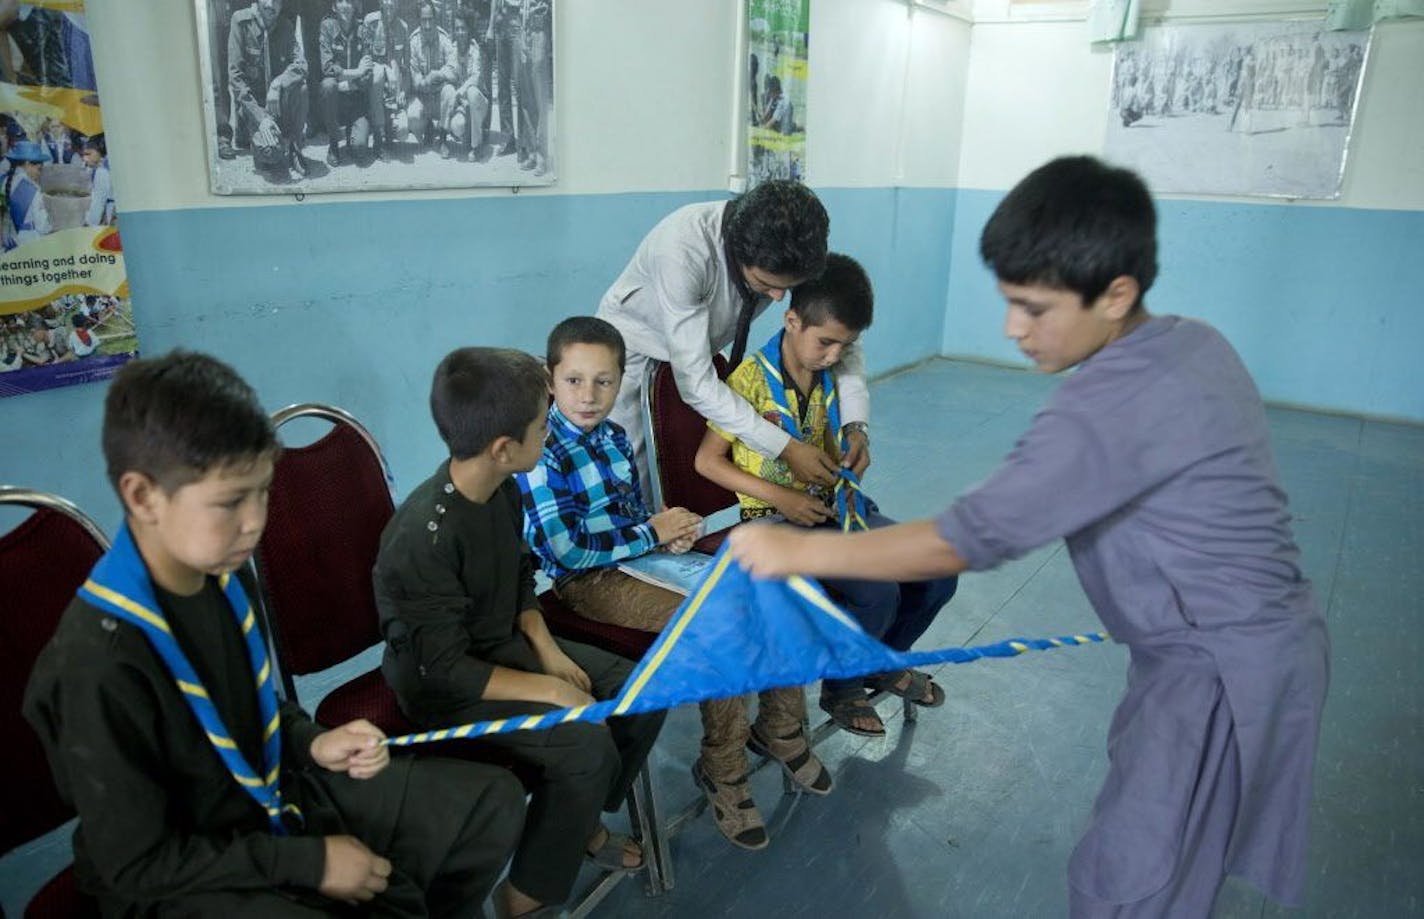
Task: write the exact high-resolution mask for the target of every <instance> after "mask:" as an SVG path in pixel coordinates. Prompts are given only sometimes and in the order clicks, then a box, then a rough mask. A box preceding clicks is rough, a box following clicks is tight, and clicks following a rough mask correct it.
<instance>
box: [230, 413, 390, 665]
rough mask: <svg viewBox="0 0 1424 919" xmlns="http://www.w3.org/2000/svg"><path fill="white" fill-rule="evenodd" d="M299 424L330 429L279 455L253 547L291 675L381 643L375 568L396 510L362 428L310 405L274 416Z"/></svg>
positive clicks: (379, 459) (381, 462)
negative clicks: (316, 421)
mask: <svg viewBox="0 0 1424 919" xmlns="http://www.w3.org/2000/svg"><path fill="white" fill-rule="evenodd" d="M296 418H323V419H326V420H327V421H330V422H331V423H332V428H331V430H330V431H328V432H327V433H326V434H324V435H323V436H322V437H321V438H320V439H319V440H317V441H315V442H314V443H311V444H308V445H306V446H303V447H287V448H284V449H283V451H282V455H281V457H280V458H279V459H278V460H277V468H276V470H275V471H274V473H273V477H272V491H271V494H270V495H269V497H268V500H267V530H266V532H265V533H263V535H262V542H261V543H259V544H258V546H257V570H258V573H259V576H260V578H261V583H262V589H263V592H264V593H265V594H266V596H267V601H268V602H267V606H268V612H269V614H270V618H271V625H272V631H273V639H274V641H275V642H276V644H277V647H278V650H279V652H280V655H279V656H280V657H281V660H282V663H283V667H284V673H285V676H286V677H288V678H289V677H290V676H292V675H298V676H299V675H303V674H308V673H316V672H318V671H321V670H325V669H326V668H328V667H331V666H334V665H336V664H339V663H341V662H342V661H344V660H347V659H349V658H351V657H354V656H355V655H356V654H359V653H360V652H362V651H364V650H366V649H367V648H369V647H371V646H372V645H374V644H376V643H377V642H379V641H380V640H381V636H380V629H379V626H378V617H377V613H376V600H375V596H374V593H373V591H372V588H371V569H372V568H373V567H374V566H375V564H376V553H377V552H378V551H379V549H380V540H381V531H382V530H384V529H385V526H386V523H387V521H389V520H390V519H391V516H392V515H393V514H394V513H395V500H394V497H393V496H392V494H391V478H390V471H389V468H388V467H387V466H386V461H385V458H384V457H383V456H382V455H381V451H380V448H379V447H378V446H377V445H376V441H375V439H374V438H373V437H372V436H371V434H370V432H369V431H367V430H366V429H365V428H364V427H362V425H361V423H360V422H358V421H357V420H356V419H355V418H353V417H352V416H351V415H350V414H348V413H346V412H344V411H342V410H341V409H339V408H335V407H333V406H328V405H318V404H315V403H306V404H302V405H293V406H289V407H287V408H284V409H282V410H281V411H279V412H276V413H274V414H273V416H272V423H273V424H274V425H275V426H276V427H278V428H280V427H282V425H284V424H286V423H287V422H289V421H292V420H293V419H296ZM287 689H288V691H289V692H291V690H292V687H291V686H290V685H288V686H287Z"/></svg>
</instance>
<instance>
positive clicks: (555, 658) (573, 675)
mask: <svg viewBox="0 0 1424 919" xmlns="http://www.w3.org/2000/svg"><path fill="white" fill-rule="evenodd" d="M539 665H540V666H541V667H543V668H544V672H545V673H547V674H548V675H549V676H553V677H558V678H559V679H561V680H563V681H564V682H565V683H568V684H570V685H571V686H575V687H577V688H579V689H581V690H583V691H584V692H592V691H593V682H592V681H591V680H590V679H589V678H588V674H587V673H585V672H584V670H583V668H582V667H580V666H579V665H578V664H575V663H574V662H573V658H571V657H569V656H568V655H567V654H565V653H564V652H563V651H561V650H560V649H559V648H558V647H554V648H551V649H550V650H548V651H546V652H544V653H542V654H540V655H539Z"/></svg>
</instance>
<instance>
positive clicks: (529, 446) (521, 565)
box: [375, 348, 663, 916]
mask: <svg viewBox="0 0 1424 919" xmlns="http://www.w3.org/2000/svg"><path fill="white" fill-rule="evenodd" d="M548 402H549V383H548V376H547V375H546V374H545V373H544V366H543V364H542V363H540V362H539V361H538V360H536V359H534V358H533V357H530V356H529V355H528V354H523V353H521V352H518V351H507V350H500V349H495V348H461V349H459V350H457V351H453V352H451V353H450V354H449V355H447V356H446V357H445V359H444V360H443V361H441V362H440V366H439V367H437V368H436V370H435V380H434V383H433V385H432V386H431V392H430V408H431V413H432V414H433V415H434V416H435V424H436V427H438V428H439V429H440V436H441V438H442V439H443V440H444V441H445V443H446V446H448V447H449V449H450V459H449V460H447V461H445V462H442V463H441V464H440V468H439V469H437V470H436V471H435V474H434V475H433V476H431V477H430V478H429V479H427V480H426V481H425V482H424V483H422V484H421V485H418V486H417V487H416V488H415V490H414V491H412V492H411V493H410V496H409V497H408V498H406V500H405V503H404V504H402V505H401V507H400V510H398V511H397V512H396V516H395V518H394V519H392V520H391V522H390V524H389V525H387V527H386V531H385V533H383V534H382V535H381V553H380V556H379V557H378V559H377V561H376V572H375V581H376V604H377V606H378V607H379V608H380V611H381V630H382V633H383V634H384V635H385V637H386V642H387V645H386V657H385V662H384V663H383V664H382V670H383V671H384V673H385V675H386V679H387V681H389V682H390V684H391V686H392V688H394V689H395V692H396V697H397V698H398V699H399V700H400V705H401V709H402V710H403V711H404V712H405V714H406V716H407V717H408V718H410V719H411V720H412V721H415V722H416V723H418V724H421V725H423V726H425V727H429V728H442V727H451V726H454V725H458V724H464V723H468V722H472V721H484V720H492V719H496V718H510V717H516V716H520V715H536V714H543V713H545V712H549V711H553V710H555V709H559V708H573V707H576V706H580V705H588V704H591V703H592V702H593V701H594V700H595V699H597V700H603V699H611V698H613V697H614V696H616V695H617V693H618V691H619V689H620V688H622V686H623V682H624V681H625V680H626V679H627V678H628V675H629V674H630V673H631V672H632V669H633V665H632V663H631V662H630V661H627V660H624V659H623V658H621V657H618V656H616V655H613V654H610V653H608V652H606V651H602V650H600V649H598V648H592V647H589V646H588V645H583V644H578V643H577V642H571V641H564V640H562V639H555V638H554V637H553V636H551V635H550V634H549V630H548V627H547V626H546V625H545V624H544V617H543V615H542V614H541V613H540V611H539V602H538V600H537V599H535V596H534V563H533V560H532V557H531V556H530V553H529V549H528V547H527V546H526V545H525V544H524V537H523V530H524V515H523V510H522V505H521V500H520V495H519V486H518V484H517V483H516V482H515V481H514V479H513V478H512V476H513V474H514V473H516V472H528V471H529V470H530V469H532V468H534V466H535V465H536V464H537V463H538V462H539V459H540V457H541V456H542V455H543V451H544V439H545V434H546V425H545V418H546V415H545V411H546V409H547V407H548ZM662 722H663V713H662V712H654V713H649V714H644V715H633V716H628V717H623V718H613V719H611V720H609V722H608V723H607V724H606V725H603V724H592V723H589V722H583V721H573V722H569V723H567V724H561V725H559V726H558V727H555V728H552V729H549V730H544V731H515V732H513V733H508V734H492V735H489V736H487V737H483V738H481V739H480V741H479V742H480V743H487V744H491V745H494V746H499V747H502V748H504V749H505V750H507V751H509V752H510V753H512V754H513V755H514V757H515V759H517V760H518V761H520V762H521V763H524V764H527V765H529V766H531V767H533V771H534V773H535V774H536V776H537V778H536V779H535V782H534V785H533V787H531V788H530V802H529V814H528V818H527V820H526V822H525V829H524V835H523V837H522V838H521V839H520V841H519V848H518V849H517V850H516V851H515V853H514V861H513V864H512V865H511V866H510V869H509V883H508V884H507V885H505V889H504V890H503V891H501V892H498V893H497V894H496V896H502V897H503V899H504V903H505V905H506V906H507V907H508V911H509V914H510V915H513V916H524V915H540V916H542V915H549V914H553V912H554V910H555V908H556V907H555V905H556V904H558V903H561V902H563V901H564V900H565V899H567V897H568V895H569V892H570V890H571V889H572V887H573V883H574V881H575V879H576V878H577V875H578V869H579V863H580V861H582V859H583V858H584V857H587V858H589V859H592V860H593V861H594V862H595V863H597V864H598V865H599V866H600V867H603V868H606V869H610V870H619V869H626V870H634V869H639V868H642V867H643V865H644V863H645V862H644V857H643V856H644V853H643V852H642V851H641V849H640V848H639V847H638V845H637V843H636V842H634V841H633V840H632V839H630V838H628V837H626V836H622V835H619V834H611V833H609V832H608V830H607V829H605V828H604V827H602V826H601V825H600V824H599V811H600V809H605V810H614V809H616V808H617V807H618V806H619V804H620V803H621V802H622V801H623V799H624V798H625V797H626V796H627V793H628V789H629V787H630V786H631V785H632V782H633V779H634V778H635V777H636V776H637V774H638V770H639V769H640V768H642V765H643V760H644V759H646V758H647V755H648V751H649V750H650V749H652V746H653V741H654V740H656V739H657V735H658V730H659V729H660V728H661V727H662Z"/></svg>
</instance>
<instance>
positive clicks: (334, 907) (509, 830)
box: [144, 756, 524, 919]
mask: <svg viewBox="0 0 1424 919" xmlns="http://www.w3.org/2000/svg"><path fill="white" fill-rule="evenodd" d="M302 789H303V791H304V792H305V793H304V794H303V796H302V797H303V800H302V803H301V806H302V811H303V814H304V816H305V818H306V833H307V834H309V835H312V836H335V835H342V834H349V835H352V836H355V837H356V838H358V839H360V840H361V841H362V842H363V843H365V844H366V846H367V847H368V848H370V849H371V851H373V852H375V853H376V854H378V855H382V856H384V857H386V858H388V859H390V861H391V866H392V872H391V877H390V887H389V888H387V890H386V891H385V893H383V894H381V895H380V896H378V897H377V898H376V899H375V900H373V901H371V902H370V903H368V904H365V905H364V906H362V907H361V908H359V909H358V908H353V907H348V906H346V905H345V904H344V903H339V902H337V901H335V900H329V899H327V898H325V897H323V896H321V895H320V894H318V893H317V892H316V891H314V890H295V889H290V890H289V889H279V890H241V891H238V890H228V891H214V892H209V893H195V894H191V895H188V896H184V897H180V898H177V899H174V900H165V901H163V902H161V903H156V904H152V906H151V908H150V909H148V910H145V911H144V912H146V913H148V914H151V915H155V916H162V917H179V916H183V917H187V916H193V917H199V916H240V917H252V919H259V917H260V919H267V917H281V919H285V917H316V916H329V915H333V914H337V915H342V914H351V915H368V916H391V917H424V916H442V917H443V916H449V917H455V916H461V917H464V916H482V915H484V901H485V899H486V898H487V897H488V896H489V893H490V891H491V890H492V889H493V888H494V884H495V882H496V881H497V880H498V879H499V876H500V873H501V872H502V871H503V869H504V866H505V863H506V862H507V861H508V859H509V854H510V852H511V851H513V849H514V846H515V842H516V841H517V840H518V838H519V833H520V828H521V825H522V822H523V819H522V818H523V812H524V789H523V787H522V786H521V785H520V784H519V781H518V780H517V779H516V778H515V777H514V776H513V775H512V774H511V773H510V772H509V771H508V770H507V769H501V768H499V767H497V766H489V765H484V764H480V763H465V762H458V761H455V760H445V759H435V758H431V759H421V760H416V759H414V758H412V757H409V756H402V757H399V758H396V759H394V760H392V762H391V764H390V766H388V767H387V768H386V769H385V770H384V771H382V772H381V773H380V775H377V776H375V777H374V778H371V779H366V780H358V779H352V778H350V777H348V776H345V775H339V774H336V773H329V772H324V771H322V770H319V769H318V770H314V771H312V772H311V773H309V774H307V775H304V776H303V777H302Z"/></svg>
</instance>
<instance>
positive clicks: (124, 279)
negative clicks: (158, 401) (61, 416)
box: [0, 0, 138, 396]
mask: <svg viewBox="0 0 1424 919" xmlns="http://www.w3.org/2000/svg"><path fill="white" fill-rule="evenodd" d="M0 42H4V43H5V44H6V45H7V46H8V50H9V52H10V53H9V54H0V396H14V395H20V394H23V393H29V392H36V391H38V390H42V389H52V388H54V387H57V386H67V385H70V384H74V383H88V382H93V381H96V380H103V379H107V378H108V377H110V376H112V375H113V374H114V373H115V372H116V371H117V370H118V368H119V366H120V365H122V364H123V363H125V362H126V361H128V360H130V359H131V358H133V357H135V356H136V355H137V353H138V339H137V336H136V335H135V331H134V322H133V310H132V305H131V304H130V302H129V289H128V273H127V271H126V269H125V267H124V253H123V247H122V244H121V243H120V239H119V231H118V212H117V209H116V207H115V204H114V186H113V182H112V180H111V179H110V175H109V159H108V154H109V151H108V146H107V143H106V142H105V139H104V125H103V118H102V116H101V113H100V109H99V98H98V85H97V81H96V80H95V78H94V60H93V56H92V54H91V53H90V48H89V29H88V23H87V21H86V19H85V15H84V4H83V2H81V0H36V2H32V3H18V4H8V5H5V6H3V8H0Z"/></svg>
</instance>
